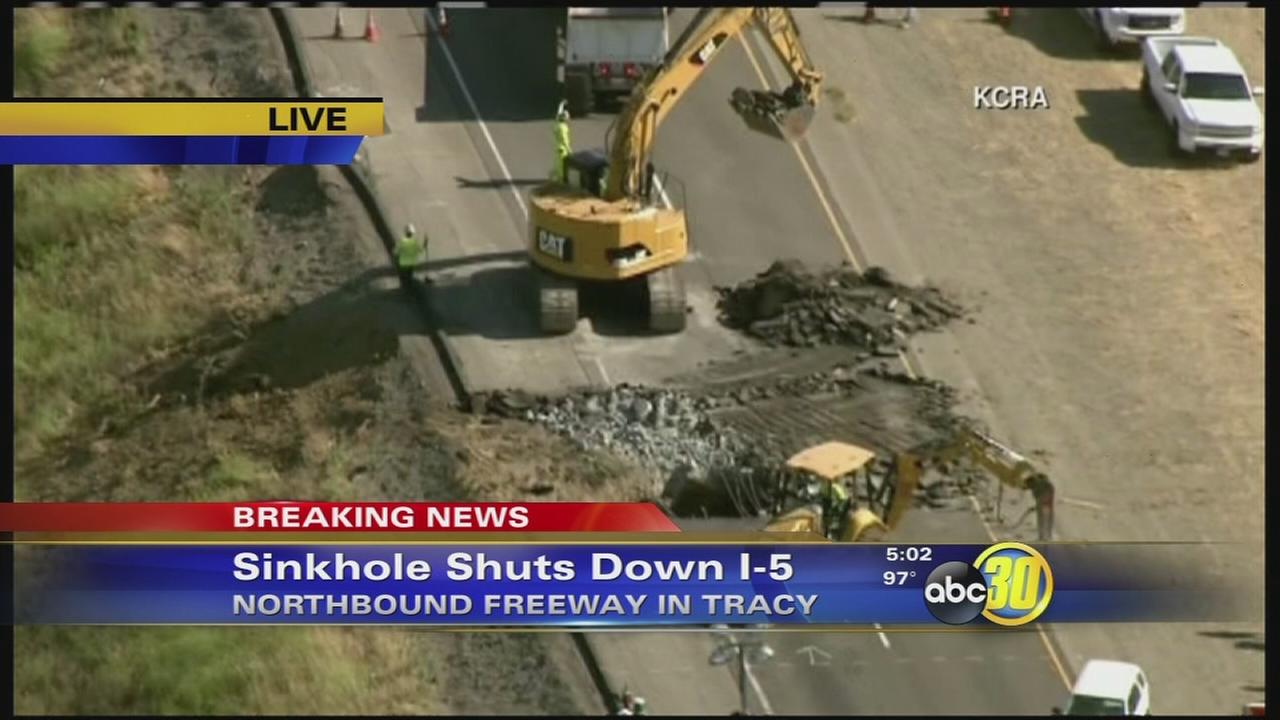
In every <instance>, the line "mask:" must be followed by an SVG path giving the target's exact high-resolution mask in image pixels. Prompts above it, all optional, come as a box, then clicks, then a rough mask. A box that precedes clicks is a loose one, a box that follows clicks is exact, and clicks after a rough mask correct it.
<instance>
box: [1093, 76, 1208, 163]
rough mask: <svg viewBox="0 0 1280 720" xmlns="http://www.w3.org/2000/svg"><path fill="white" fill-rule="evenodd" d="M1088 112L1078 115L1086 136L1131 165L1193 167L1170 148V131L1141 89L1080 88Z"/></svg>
mask: <svg viewBox="0 0 1280 720" xmlns="http://www.w3.org/2000/svg"><path fill="white" fill-rule="evenodd" d="M1076 97H1077V98H1078V99H1079V100H1080V105H1081V106H1082V107H1083V108H1084V111H1085V114H1084V115H1081V116H1080V117H1078V118H1076V124H1077V125H1079V126H1080V131H1081V132H1082V133H1084V136H1085V137H1087V138H1089V139H1090V140H1092V141H1093V142H1095V143H1098V144H1099V145H1101V146H1103V147H1105V148H1107V149H1108V150H1110V151H1111V154H1112V155H1114V156H1115V158H1116V159H1117V160H1119V161H1120V162H1122V163H1124V164H1126V165H1130V166H1132V167H1144V168H1181V167H1190V166H1191V163H1188V162H1186V161H1185V160H1183V159H1181V158H1180V157H1178V156H1177V155H1175V154H1174V152H1173V150H1172V148H1171V147H1170V144H1171V143H1170V130H1169V128H1168V127H1166V126H1165V124H1164V123H1163V122H1162V120H1161V118H1160V116H1159V114H1158V113H1156V112H1154V111H1152V110H1149V109H1148V108H1147V107H1146V106H1145V105H1143V101H1142V94H1141V93H1140V92H1138V90H1137V89H1136V88H1135V89H1131V90H1079V91H1077V92H1076Z"/></svg>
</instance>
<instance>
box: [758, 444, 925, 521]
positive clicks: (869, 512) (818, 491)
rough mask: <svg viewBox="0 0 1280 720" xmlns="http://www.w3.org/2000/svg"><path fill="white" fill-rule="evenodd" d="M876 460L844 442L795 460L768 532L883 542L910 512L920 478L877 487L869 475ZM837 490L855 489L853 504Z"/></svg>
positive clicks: (901, 476) (893, 479)
mask: <svg viewBox="0 0 1280 720" xmlns="http://www.w3.org/2000/svg"><path fill="white" fill-rule="evenodd" d="M875 457H876V455H875V453H874V452H872V451H870V450H868V449H866V448H863V447H859V446H857V445H850V444H848V443H842V442H827V443H823V444H821V445H815V446H813V447H811V448H808V449H806V450H802V451H800V452H798V453H796V454H795V455H793V456H792V457H791V458H790V459H789V460H787V463H786V469H785V470H784V472H783V478H782V480H781V482H780V483H779V487H778V495H777V498H778V499H777V501H776V502H775V504H774V508H773V518H772V519H771V520H770V521H769V523H768V525H766V526H765V531H766V532H807V533H815V534H818V535H824V536H826V537H828V538H830V539H832V540H835V541H837V542H859V541H864V542H868V541H869V542H874V541H876V540H880V539H882V538H883V537H884V536H885V535H887V534H888V533H889V531H890V530H892V529H893V528H894V527H896V526H897V525H898V522H899V521H900V520H901V519H902V516H903V514H905V513H906V511H907V508H908V507H910V503H911V497H912V494H913V492H914V491H915V482H916V479H917V478H918V477H919V475H918V474H916V475H912V474H909V473H894V474H892V475H891V476H889V477H885V478H882V479H881V480H880V481H879V482H877V481H876V480H875V479H874V478H873V477H872V475H871V474H870V473H869V472H868V469H869V468H868V465H869V464H870V463H871V461H872V460H874V459H875ZM836 485H847V486H850V489H849V490H848V491H847V492H848V493H849V495H850V498H849V501H848V502H847V503H842V502H840V501H839V500H838V499H837V496H836V494H835V493H834V492H833V490H834V486H836ZM859 486H861V487H859ZM863 503H865V504H863Z"/></svg>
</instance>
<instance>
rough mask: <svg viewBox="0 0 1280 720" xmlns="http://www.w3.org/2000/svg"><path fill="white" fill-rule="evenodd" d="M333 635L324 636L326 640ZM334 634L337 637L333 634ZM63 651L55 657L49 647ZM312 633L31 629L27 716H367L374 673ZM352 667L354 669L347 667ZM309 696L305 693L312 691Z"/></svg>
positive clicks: (22, 703)
mask: <svg viewBox="0 0 1280 720" xmlns="http://www.w3.org/2000/svg"><path fill="white" fill-rule="evenodd" d="M321 632H324V631H321ZM330 632H331V631H330ZM54 647H56V648H58V652H56V653H51V652H49V651H48V649H49V648H54ZM340 649H341V648H340V647H334V646H332V645H330V644H329V643H326V642H324V639H323V638H322V637H321V636H320V635H319V633H317V632H316V631H315V630H312V629H307V628H247V627H246V628H129V627H117V628H111V627H106V628H103V627H84V628H64V627H23V628H18V629H17V631H16V632H15V633H14V657H20V658H23V661H22V662H20V663H17V664H16V665H15V666H14V686H15V687H16V688H21V689H22V691H21V692H19V693H17V697H16V698H15V700H16V704H15V708H14V709H15V710H16V711H17V712H18V714H22V715H46V714H58V715H102V714H115V713H119V712H121V711H124V712H142V713H147V714H156V715H240V714H244V713H253V712H254V710H256V709H261V710H264V711H265V710H267V709H268V708H272V707H274V708H279V710H278V711H285V712H294V713H301V714H308V713H333V712H347V713H351V712H358V711H359V708H360V704H361V701H360V700H359V699H358V698H359V697H360V696H361V695H362V689H363V686H364V685H365V684H366V682H367V679H368V676H367V671H363V670H362V669H361V668H360V667H359V666H358V665H356V664H355V663H353V662H352V660H355V658H349V659H344V658H342V657H340V655H339V653H338V652H336V651H337V650H340ZM344 660H345V661H344ZM304 689H305V692H299V691H300V690H304Z"/></svg>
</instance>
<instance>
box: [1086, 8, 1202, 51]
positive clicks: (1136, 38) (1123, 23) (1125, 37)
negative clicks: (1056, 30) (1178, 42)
mask: <svg viewBox="0 0 1280 720" xmlns="http://www.w3.org/2000/svg"><path fill="white" fill-rule="evenodd" d="M1077 9H1078V10H1079V11H1080V14H1081V15H1083V16H1084V19H1085V20H1086V21H1087V22H1088V23H1089V24H1090V25H1092V26H1093V29H1094V32H1096V33H1097V34H1098V44H1099V45H1101V46H1102V47H1104V48H1107V49H1112V48H1115V47H1116V46H1118V45H1120V44H1122V43H1136V42H1141V41H1142V40H1143V39H1145V38H1149V37H1158V36H1161V35H1181V34H1182V33H1184V32H1186V30H1187V13H1186V11H1185V10H1183V9H1182V8H1077Z"/></svg>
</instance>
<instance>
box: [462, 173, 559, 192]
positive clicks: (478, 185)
mask: <svg viewBox="0 0 1280 720" xmlns="http://www.w3.org/2000/svg"><path fill="white" fill-rule="evenodd" d="M453 179H454V180H457V181H458V187H460V188H465V189H467V190H494V189H501V188H506V187H533V186H535V185H541V184H543V183H545V182H546V181H547V179H546V178H513V179H511V180H507V179H505V178H489V179H487V180H468V179H467V178H464V177H458V176H456V175H455V176H454V178H453Z"/></svg>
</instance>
